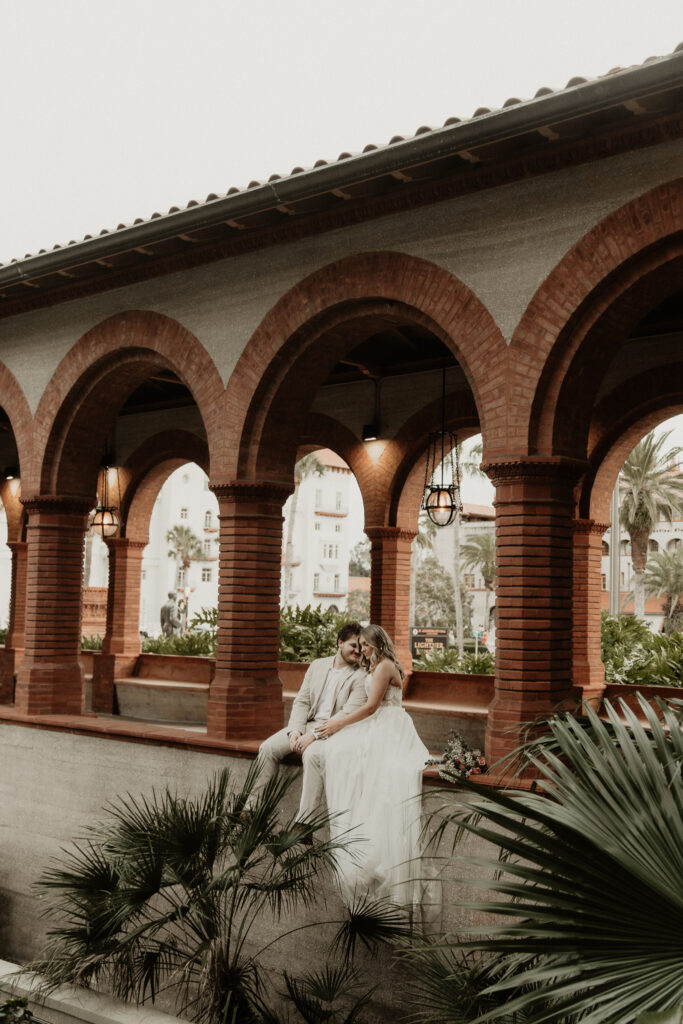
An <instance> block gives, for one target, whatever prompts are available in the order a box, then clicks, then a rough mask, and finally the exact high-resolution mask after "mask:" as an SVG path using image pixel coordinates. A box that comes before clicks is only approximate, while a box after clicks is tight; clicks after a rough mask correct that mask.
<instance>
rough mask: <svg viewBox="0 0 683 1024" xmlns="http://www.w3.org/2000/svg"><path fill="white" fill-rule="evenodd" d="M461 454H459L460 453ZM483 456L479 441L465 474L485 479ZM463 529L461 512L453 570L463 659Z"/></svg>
mask: <svg viewBox="0 0 683 1024" xmlns="http://www.w3.org/2000/svg"><path fill="white" fill-rule="evenodd" d="M458 454H459V453H458ZM482 454H483V444H482V442H481V441H478V442H477V443H476V444H473V445H472V446H471V448H470V449H469V451H468V453H467V455H466V457H465V458H464V459H462V461H461V463H460V465H461V469H462V471H463V473H466V474H468V475H469V476H480V477H483V476H484V473H482V471H481V457H482ZM461 528H462V517H461V513H460V512H456V513H455V519H454V520H453V547H454V557H453V570H454V575H455V639H456V643H457V646H458V654H459V655H460V657H461V658H462V656H463V654H464V651H465V636H464V631H465V627H464V622H465V617H464V615H463V607H462V589H461V579H460V577H461V570H462V562H461V551H460V543H461Z"/></svg>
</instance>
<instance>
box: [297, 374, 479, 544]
mask: <svg viewBox="0 0 683 1024" xmlns="http://www.w3.org/2000/svg"><path fill="white" fill-rule="evenodd" d="M440 426H441V399H436V400H434V401H432V402H428V403H427V404H426V405H424V406H423V407H422V409H420V410H418V412H416V413H414V415H413V416H411V417H410V419H409V420H407V421H406V423H405V424H404V425H403V427H402V428H401V430H400V431H399V432H398V434H397V435H396V436H395V437H394V438H392V443H391V444H387V445H386V447H385V448H384V450H383V451H382V452H381V453H380V454H379V457H378V458H377V459H373V458H372V456H371V455H370V451H371V450H372V449H371V447H370V446H369V445H367V444H364V443H363V442H362V441H359V440H358V438H357V436H356V435H355V434H354V433H353V431H351V430H349V428H348V427H345V426H343V425H342V424H341V423H339V422H338V421H337V420H334V419H332V417H330V416H324V415H322V414H320V413H311V414H309V416H308V418H307V421H306V428H305V430H304V432H303V434H302V436H301V445H302V446H305V447H306V449H307V450H311V451H312V450H313V446H316V447H325V448H331V449H332V450H333V451H335V452H336V453H337V454H338V455H340V456H341V458H343V459H344V461H345V462H346V463H348V466H349V468H350V469H351V470H352V472H353V474H354V476H355V477H356V480H357V481H358V486H359V488H360V492H361V495H362V497H363V506H364V509H365V520H366V522H367V523H372V525H376V526H402V527H404V528H406V529H414V528H415V523H416V521H417V515H418V512H419V507H420V502H421V500H422V492H423V490H424V473H425V457H426V453H427V445H428V440H429V435H430V434H431V433H432V432H433V431H435V430H438V429H439V428H440ZM446 427H447V429H449V430H452V431H453V432H454V433H456V434H457V435H458V439H459V441H464V440H466V439H467V438H468V437H471V436H472V434H476V433H478V432H479V420H478V417H477V410H476V406H475V404H474V398H473V397H472V394H471V393H470V392H464V391H460V392H451V393H450V394H449V395H448V396H447V413H446ZM372 444H373V445H374V444H377V445H378V446H380V445H382V442H381V441H379V442H372Z"/></svg>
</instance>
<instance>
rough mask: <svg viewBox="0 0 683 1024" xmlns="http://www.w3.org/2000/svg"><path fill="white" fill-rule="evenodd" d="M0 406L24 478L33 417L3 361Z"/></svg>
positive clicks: (26, 470) (21, 390) (30, 442)
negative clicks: (8, 427)
mask: <svg viewBox="0 0 683 1024" xmlns="http://www.w3.org/2000/svg"><path fill="white" fill-rule="evenodd" d="M0 406H2V408H3V409H4V410H5V412H6V413H7V416H8V418H9V421H10V426H11V427H12V433H13V435H14V443H15V445H16V449H17V458H18V461H19V468H20V470H21V473H22V479H25V475H26V474H28V473H30V466H31V460H32V456H33V443H34V438H33V417H32V416H31V410H30V408H29V404H28V402H27V401H26V396H25V395H24V392H23V389H22V387H21V385H20V384H19V382H18V381H17V379H16V377H15V376H14V374H13V373H12V371H11V370H8V368H7V367H6V366H5V365H4V363H0ZM3 468H4V467H3Z"/></svg>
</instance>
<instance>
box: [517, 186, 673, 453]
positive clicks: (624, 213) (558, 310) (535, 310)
mask: <svg viewBox="0 0 683 1024" xmlns="http://www.w3.org/2000/svg"><path fill="white" fill-rule="evenodd" d="M682 200H683V179H678V180H675V181H672V182H669V183H667V184H664V185H660V186H658V187H657V188H655V189H652V190H651V191H650V192H647V193H645V194H644V195H642V196H639V197H638V198H636V199H634V200H632V201H631V202H629V203H627V204H625V205H624V206H622V207H621V208H620V209H618V210H615V211H614V212H613V213H611V214H610V215H609V216H607V217H606V218H605V219H604V220H603V221H601V222H600V223H599V224H597V225H596V226H595V227H593V228H592V229H591V230H590V231H589V232H587V234H586V235H584V237H583V238H582V239H580V241H579V242H577V243H576V245H574V246H573V248H572V249H571V250H570V251H569V252H568V253H567V255H566V256H565V257H564V258H563V259H562V261H561V262H560V263H559V264H558V265H557V266H556V267H555V269H554V270H553V271H552V273H551V274H550V275H549V276H548V278H547V279H546V280H545V281H544V283H543V284H542V285H541V286H540V288H539V289H538V291H537V292H536V294H535V295H534V297H533V299H532V300H531V302H530V303H529V306H528V307H527V309H526V311H525V313H524V315H523V317H522V319H521V321H520V323H519V325H518V327H517V329H516V331H515V334H514V336H513V339H512V342H511V344H510V352H509V356H510V362H509V367H510V388H516V389H517V391H518V393H520V394H526V395H529V396H530V398H529V403H528V404H527V403H526V402H517V403H515V404H514V405H511V406H510V408H509V411H508V436H509V439H510V443H511V444H512V445H513V446H514V447H516V448H518V449H519V451H521V452H527V451H528V452H529V453H532V454H534V453H537V452H540V453H543V454H550V453H553V452H555V451H556V450H560V448H561V447H562V445H563V444H564V445H565V447H568V444H569V442H568V438H567V433H566V431H565V432H564V433H563V426H564V427H565V428H566V426H567V425H566V416H567V411H568V408H569V410H570V411H571V402H570V399H571V396H570V395H569V393H568V390H567V381H568V380H570V379H571V374H572V372H573V373H574V376H575V377H576V375H577V373H578V372H581V373H583V374H585V375H588V377H589V376H590V374H591V372H592V373H593V374H595V373H600V372H602V366H601V364H600V365H596V366H593V365H592V364H591V362H590V359H588V358H586V359H583V361H582V362H580V361H577V356H578V355H579V354H580V353H584V354H585V353H586V352H587V351H588V350H590V349H592V353H593V355H599V353H598V348H599V343H600V342H601V341H604V340H605V339H608V340H609V341H610V342H611V344H612V347H613V346H614V344H618V343H619V342H620V341H621V340H623V339H624V337H625V334H626V333H627V331H628V329H629V327H630V326H633V325H634V324H635V323H637V321H638V320H639V319H640V318H642V316H643V315H644V313H645V312H647V311H648V309H651V308H653V306H654V305H655V304H656V301H657V296H656V295H655V296H654V299H653V293H652V289H653V288H655V289H656V290H657V292H659V293H660V294H661V298H663V297H665V295H666V294H667V291H666V289H667V287H668V288H669V289H671V288H672V287H673V283H672V282H673V278H674V277H675V276H676V275H677V274H679V273H680V271H678V270H676V271H675V273H670V281H669V282H668V283H663V278H662V276H661V275H662V271H663V270H664V271H666V269H667V268H668V270H669V271H672V269H673V261H676V260H678V259H679V258H680V257H681V255H682V254H683V201H682ZM645 280H647V281H648V282H649V285H648V288H649V291H650V294H649V295H648V294H647V292H648V288H645V287H643V282H644V281H645ZM679 280H680V277H679ZM612 354H613V351H612V352H611V353H610V354H609V358H611V356H612ZM606 358H607V353H605V359H606ZM599 362H600V361H599V360H598V363H599ZM588 377H586V378H585V380H584V384H585V381H586V380H587V379H588ZM577 390H578V391H579V393H580V394H582V395H583V396H584V397H585V396H586V389H585V388H583V389H582V388H581V385H580V384H578V385H577ZM509 393H510V392H509ZM575 393H576V392H575ZM581 426H582V430H583V431H584V433H585V429H586V425H585V422H582V425H581ZM574 432H575V431H574Z"/></svg>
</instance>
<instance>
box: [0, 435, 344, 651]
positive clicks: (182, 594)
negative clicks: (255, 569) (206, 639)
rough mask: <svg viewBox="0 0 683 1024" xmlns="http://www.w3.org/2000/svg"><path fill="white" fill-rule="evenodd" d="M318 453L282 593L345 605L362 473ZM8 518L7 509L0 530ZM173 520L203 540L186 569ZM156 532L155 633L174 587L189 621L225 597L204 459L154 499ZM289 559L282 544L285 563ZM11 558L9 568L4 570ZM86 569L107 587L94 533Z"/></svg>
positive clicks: (149, 624)
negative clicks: (172, 540)
mask: <svg viewBox="0 0 683 1024" xmlns="http://www.w3.org/2000/svg"><path fill="white" fill-rule="evenodd" d="M317 455H318V458H319V459H320V461H321V462H322V463H323V465H324V466H325V474H324V476H322V477H319V476H313V477H310V478H307V479H305V480H303V481H302V482H301V484H300V486H299V488H298V495H297V502H296V510H295V518H294V529H293V534H292V546H293V550H294V552H295V557H294V558H293V563H294V564H293V565H291V566H290V567H289V582H290V586H289V592H288V593H287V594H285V583H284V577H285V573H284V571H283V584H282V588H283V589H282V601H283V604H284V603H287V604H289V605H297V604H298V605H301V606H302V607H303V606H305V605H307V604H312V605H317V604H321V605H323V607H325V608H329V607H331V606H332V605H334V606H335V607H337V608H339V609H341V608H343V607H344V605H345V603H346V596H347V593H348V578H349V551H350V549H351V548H352V547H353V546H354V545H355V544H356V543H357V542H358V540H360V538H361V537H362V529H363V508H362V499H361V496H360V490H359V488H358V484H357V483H356V478H355V477H354V475H353V473H352V472H351V470H350V469H349V467H348V466H347V465H346V463H345V462H343V460H342V459H340V458H339V457H338V456H337V455H335V454H334V452H331V451H327V450H325V451H322V452H317ZM292 504H293V501H292V498H291V497H290V498H289V499H288V501H287V503H286V504H285V507H284V510H283V511H284V516H285V522H284V527H283V545H284V544H286V543H287V538H288V537H289V536H290V534H289V519H288V515H289V512H290V510H291V507H292ZM0 507H1V506H0ZM3 522H4V511H3V512H2V519H0V530H2V528H3V526H2V524H3ZM174 526H187V527H189V528H190V530H192V532H193V533H194V534H195V536H196V537H197V538H198V539H199V541H200V542H201V545H202V557H201V558H200V559H197V560H196V561H193V562H192V564H191V565H190V567H189V568H188V569H187V570H186V571H183V569H182V567H180V566H179V565H178V563H177V562H176V561H175V559H173V558H170V557H169V554H168V552H169V548H170V544H169V542H168V541H167V539H166V535H167V533H168V531H169V530H170V529H172V528H173V527H174ZM5 534H6V528H5ZM1 536H2V534H1V533H0V538H1ZM149 538H150V540H149V544H148V545H147V547H146V548H145V551H144V555H143V559H142V580H141V588H140V629H141V630H142V631H143V632H144V633H147V634H148V635H150V636H156V635H158V634H159V632H160V624H159V611H160V609H161V606H162V604H164V603H165V602H166V600H167V596H168V593H169V592H170V591H174V592H175V593H176V594H177V595H178V600H179V601H180V600H181V599H183V598H187V602H188V621H189V620H190V619H191V618H192V616H193V615H194V614H196V613H197V612H198V611H200V609H201V608H205V607H206V608H214V607H215V606H216V604H217V602H218V555H219V551H218V538H219V532H218V502H217V500H216V497H215V495H214V494H213V492H212V491H210V490H209V481H208V477H207V476H206V474H205V473H204V472H203V470H201V469H200V468H199V466H197V465H195V464H194V463H190V464H187V465H185V466H181V467H180V469H177V470H176V471H175V472H174V473H172V474H171V475H170V476H169V478H168V479H167V480H166V482H165V484H164V486H163V487H162V488H161V490H160V491H159V494H158V496H157V499H156V501H155V503H154V508H153V511H152V516H151V519H150V524H149ZM9 556H10V552H9V549H8V548H7V547H6V546H5V545H0V573H2V578H1V579H0V616H2V615H3V614H4V619H2V618H0V623H3V622H6V620H7V614H8V608H6V607H5V605H8V603H9V572H10V560H9ZM284 560H285V559H284V552H283V566H284ZM5 561H6V563H7V571H6V572H3V566H4V564H5ZM84 569H85V574H84V576H85V578H84V583H85V585H86V586H89V587H100V588H106V586H107V577H108V551H107V547H106V545H105V544H104V542H103V541H102V540H101V539H100V537H99V536H98V535H97V534H92V533H91V534H89V535H88V539H87V544H86V557H85V564H84ZM5 578H6V579H5ZM3 600H4V601H5V605H3V603H2V602H3ZM3 609H4V611H3Z"/></svg>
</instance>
